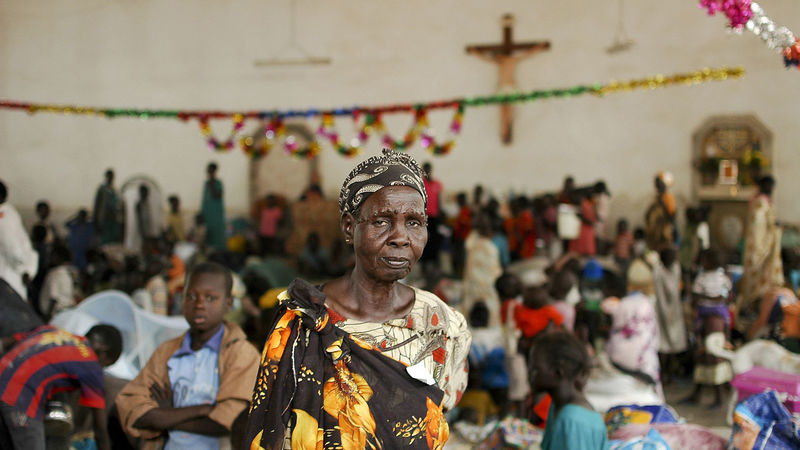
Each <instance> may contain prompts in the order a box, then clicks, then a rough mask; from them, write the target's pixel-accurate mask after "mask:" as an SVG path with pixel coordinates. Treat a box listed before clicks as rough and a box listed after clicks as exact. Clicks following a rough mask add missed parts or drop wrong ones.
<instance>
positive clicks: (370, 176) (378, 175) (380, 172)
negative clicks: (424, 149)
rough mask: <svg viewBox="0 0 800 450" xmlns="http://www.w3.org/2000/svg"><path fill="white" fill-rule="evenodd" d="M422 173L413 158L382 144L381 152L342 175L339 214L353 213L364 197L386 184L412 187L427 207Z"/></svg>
mask: <svg viewBox="0 0 800 450" xmlns="http://www.w3.org/2000/svg"><path fill="white" fill-rule="evenodd" d="M422 176H423V172H422V168H421V167H420V166H419V164H417V161H415V160H414V158H412V157H411V156H409V155H407V154H405V153H399V152H395V151H393V150H390V149H388V148H384V149H383V154H381V155H376V156H372V157H370V158H369V159H367V160H366V161H364V162H362V163H361V164H359V165H357V166H356V168H355V169H353V170H352V172H350V175H348V176H347V178H345V179H344V183H343V184H342V190H341V192H339V211H340V212H341V213H342V214H344V213H350V214H354V213H355V211H357V210H358V208H359V207H360V206H361V204H362V203H364V201H365V200H366V199H367V197H369V196H370V195H372V194H374V193H375V192H377V191H378V190H380V189H381V188H385V187H387V186H408V187H410V188H414V189H415V190H416V191H417V192H419V195H421V196H422V201H423V202H424V203H425V208H426V209H427V207H428V195H427V194H426V193H425V185H424V184H423V182H422Z"/></svg>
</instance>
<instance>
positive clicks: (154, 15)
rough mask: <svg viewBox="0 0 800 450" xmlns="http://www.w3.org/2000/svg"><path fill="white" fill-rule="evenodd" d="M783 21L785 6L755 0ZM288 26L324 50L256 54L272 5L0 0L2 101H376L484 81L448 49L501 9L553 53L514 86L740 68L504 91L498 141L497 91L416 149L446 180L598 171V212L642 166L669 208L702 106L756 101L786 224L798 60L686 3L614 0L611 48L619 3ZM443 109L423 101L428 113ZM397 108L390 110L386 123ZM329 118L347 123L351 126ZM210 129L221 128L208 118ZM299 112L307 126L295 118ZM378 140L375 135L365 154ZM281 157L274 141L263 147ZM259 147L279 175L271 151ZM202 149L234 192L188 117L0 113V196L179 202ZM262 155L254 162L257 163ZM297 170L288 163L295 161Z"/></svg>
mask: <svg viewBox="0 0 800 450" xmlns="http://www.w3.org/2000/svg"><path fill="white" fill-rule="evenodd" d="M763 6H764V7H765V8H766V10H767V13H768V14H769V15H770V16H771V17H772V18H773V19H775V20H776V21H778V22H780V23H782V24H785V25H787V26H788V27H789V28H791V29H793V30H794V31H796V32H800V3H798V2H797V1H794V0H775V1H770V2H767V3H765V4H764V5H763ZM296 10H297V35H298V41H299V42H300V43H301V44H302V46H303V47H305V48H306V49H307V50H308V51H309V52H310V53H312V54H314V55H320V56H328V57H331V58H332V60H333V62H332V64H330V65H327V66H308V67H267V68H256V67H254V64H253V61H254V60H255V59H259V58H267V57H270V56H274V55H276V54H280V55H281V56H287V55H286V53H281V49H282V48H283V47H284V46H285V45H286V43H287V41H288V39H289V22H290V21H289V17H290V2H288V1H274V0H270V1H263V0H250V1H188V0H158V1H154V0H153V1H145V0H142V1H136V2H109V1H107V0H83V1H80V2H75V1H69V0H52V1H47V2H42V1H27V0H7V1H4V2H0V97H2V98H10V99H17V100H26V101H33V102H51V103H68V104H83V105H97V106H118V107H127V106H130V107H150V108H166V109H180V108H187V109H188V108H220V109H237V108H248V109H273V108H281V109H285V108H305V107H320V108H326V107H335V106H348V105H354V104H359V105H376V104H385V103H396V102H409V101H427V100H435V99H446V98H453V97H460V96H468V95H486V94H490V93H491V92H492V91H493V89H494V86H495V84H496V70H495V68H494V67H493V66H492V65H491V64H488V63H486V62H483V61H481V60H479V59H477V58H475V57H473V56H469V55H467V54H466V53H465V51H464V47H465V46H466V45H467V44H472V43H487V42H496V41H498V40H499V39H500V16H501V15H502V14H503V13H506V12H511V13H513V14H514V15H515V16H516V27H515V37H516V39H519V40H539V39H547V40H550V41H551V42H552V49H551V50H550V51H548V52H544V53H540V54H537V55H535V56H534V57H532V58H531V59H529V60H526V61H525V62H523V63H521V64H520V66H519V68H518V70H517V82H518V85H519V86H520V88H522V89H538V88H542V89H546V88H558V87H570V86H573V85H576V84H584V83H590V82H594V81H607V80H610V79H619V80H623V79H629V78H638V77H642V76H645V75H650V74H672V73H675V72H685V71H689V70H693V69H697V68H702V67H714V66H721V65H730V66H735V65H742V66H744V68H745V70H746V71H747V74H746V76H745V78H743V79H740V80H735V81H727V82H722V83H709V84H705V85H701V86H696V87H671V88H667V89H660V90H656V91H643V90H640V91H635V92H630V93H624V94H614V95H610V96H608V97H606V98H595V97H591V96H585V97H579V98H572V99H566V100H547V101H536V102H532V103H528V104H523V105H518V106H517V107H516V114H517V116H516V122H515V129H514V132H515V138H514V143H513V145H511V146H508V147H504V146H502V145H501V144H500V142H499V138H498V112H497V108H496V107H481V108H470V109H468V110H467V111H466V114H465V116H464V122H463V132H462V134H461V136H460V137H459V139H458V142H457V146H456V147H455V149H454V150H453V152H452V154H450V155H449V156H446V157H441V158H432V157H430V156H429V155H428V154H427V153H426V152H425V151H424V150H422V149H420V148H418V147H417V148H415V149H413V150H412V151H411V153H412V154H413V155H414V156H416V157H418V158H419V159H420V160H427V159H431V160H432V161H433V163H434V166H435V170H436V176H437V178H439V179H441V180H442V181H443V183H444V185H445V187H446V189H447V191H448V192H454V191H456V190H462V189H469V188H471V187H472V186H473V185H474V184H475V183H478V182H480V183H482V184H484V185H485V186H487V187H488V188H489V190H490V191H493V192H495V193H497V194H501V193H505V192H508V191H509V190H515V191H518V192H519V191H524V192H531V193H532V192H536V191H542V190H547V189H556V188H558V187H559V186H560V185H561V181H562V179H563V177H564V176H565V174H567V173H569V174H572V175H573V176H574V177H575V179H576V180H577V182H578V183H579V184H582V183H590V182H593V181H594V180H596V179H598V178H604V179H606V180H607V182H608V185H609V188H610V189H611V191H612V194H613V198H612V214H613V216H614V217H618V216H626V217H628V218H629V219H630V220H631V221H632V222H633V223H637V222H640V221H641V216H642V214H643V211H644V208H645V205H646V204H647V203H648V202H649V201H650V198H651V195H652V177H653V174H654V173H655V172H657V171H658V170H669V171H671V172H673V173H674V174H675V186H674V188H673V191H674V192H675V194H676V196H677V198H678V200H679V206H683V205H684V204H685V203H686V202H687V201H689V200H690V199H691V195H692V192H691V182H690V180H691V174H690V164H691V136H692V132H693V131H694V129H695V128H696V127H698V126H700V124H701V123H702V122H703V121H704V120H705V119H706V118H707V117H708V116H710V115H717V114H755V115H756V116H757V117H759V118H760V120H761V121H762V122H763V123H764V124H765V125H766V126H767V127H768V128H770V129H771V130H772V132H773V133H774V164H775V170H774V173H775V174H776V176H777V179H778V188H777V193H776V200H777V207H778V214H779V216H780V217H781V219H782V220H785V221H800V204H798V203H796V202H794V201H793V196H792V195H791V192H794V191H797V190H798V188H800V177H797V176H795V174H796V173H798V169H800V158H798V157H797V156H796V153H797V150H798V148H797V147H798V143H797V139H796V136H797V131H796V126H797V114H798V106H797V105H798V95H799V94H800V90H798V87H797V86H798V83H800V72H798V71H797V70H794V69H792V70H785V69H784V68H783V67H782V61H781V58H780V56H779V55H778V54H776V53H775V52H773V51H771V50H769V49H768V48H767V47H766V46H765V45H764V44H763V43H762V42H761V41H760V40H759V39H757V38H756V37H755V36H753V35H751V34H749V33H746V34H744V35H736V34H730V33H727V32H726V31H725V23H726V22H725V20H724V18H723V17H711V18H709V17H707V16H706V14H705V13H704V11H702V10H701V9H699V8H698V6H697V2H694V1H682V2H674V1H673V2H657V1H653V0H639V1H636V2H630V1H629V2H626V11H625V12H626V14H625V15H626V17H625V19H626V22H625V24H626V28H627V30H628V33H629V34H630V36H631V37H632V38H633V39H634V40H635V41H636V44H635V46H633V47H632V48H631V49H630V50H628V51H626V52H622V53H619V54H616V55H609V54H607V53H606V52H605V48H606V47H607V46H608V45H609V44H611V42H612V38H613V35H614V31H615V29H616V22H617V3H616V2H614V1H609V0H605V1H600V2H588V1H578V0H565V1H561V2H545V1H532V0H520V1H516V0H508V1H495V2H487V1H480V0H468V1H455V0H448V1H436V2H431V1H422V0H407V1H404V2H364V1H357V0H337V1H329V2H323V1H319V0H299V1H297V3H296ZM449 120H450V114H449V113H447V114H442V113H438V114H432V115H431V121H432V125H433V126H434V127H435V128H438V129H445V128H446V127H447V124H448V122H449ZM409 123H410V118H409V117H408V116H399V117H393V118H390V120H388V125H389V126H390V129H391V131H392V133H393V134H394V135H401V134H402V133H404V132H405V129H406V128H407V127H408V124H409ZM345 124H346V122H342V123H341V124H340V125H339V127H340V131H341V133H342V134H343V135H345V136H347V135H349V132H350V127H348V126H345ZM213 125H214V129H215V131H217V133H218V134H220V135H222V134H224V133H226V132H227V130H229V124H224V123H221V124H213ZM311 125H312V127H313V128H316V126H317V122H316V121H315V122H314V123H312V124H311ZM379 147H380V143H379V140H378V139H376V138H373V139H372V140H371V141H370V142H369V144H368V147H367V149H368V152H367V153H365V154H364V155H362V156H361V157H360V158H358V159H362V158H364V157H366V156H368V155H370V154H374V153H375V152H377V151H378V149H379ZM281 156H282V155H281ZM268 158H274V161H275V162H274V164H275V170H276V172H280V173H282V175H283V176H284V177H285V173H286V169H285V168H286V167H297V164H295V165H294V166H288V165H287V164H286V163H282V162H280V158H279V155H270V156H269V157H268ZM211 159H214V160H216V161H218V162H219V163H220V166H221V169H220V177H221V179H222V180H223V181H224V182H225V188H226V194H225V195H226V196H225V201H226V204H227V206H228V208H229V209H231V210H232V211H244V210H246V209H247V207H248V204H247V202H248V173H249V172H248V161H247V159H246V158H245V157H244V156H243V155H242V154H241V153H239V152H238V151H237V152H233V153H230V154H218V155H214V154H211V152H210V151H209V150H208V148H207V146H206V144H205V143H204V140H203V137H202V136H201V134H200V131H199V128H198V126H197V124H196V123H194V122H191V123H181V122H179V121H176V120H147V121H144V120H138V119H126V118H120V119H114V120H107V119H101V118H93V117H80V116H63V115H53V114H44V113H42V114H36V115H34V116H30V115H27V114H25V113H20V112H10V111H2V110H0V178H2V179H3V180H5V182H6V183H7V184H8V185H9V187H10V190H11V197H10V200H11V202H12V203H14V204H17V205H18V206H19V207H20V209H22V210H29V209H30V208H31V207H32V206H33V203H34V202H35V201H36V200H38V199H41V198H46V199H49V200H50V202H51V204H52V205H53V206H54V208H55V209H56V210H60V211H74V210H75V209H76V208H78V207H80V206H87V207H88V206H90V205H91V201H92V197H93V193H94V190H95V188H96V186H97V184H99V183H100V182H101V179H102V173H103V171H104V170H105V169H106V168H107V167H114V168H115V169H116V171H117V174H118V181H119V182H122V181H124V180H125V179H127V178H129V177H131V176H133V175H136V174H140V173H146V174H149V175H150V176H151V177H152V178H153V179H155V180H156V181H157V182H158V183H159V184H160V185H161V187H162V189H163V190H164V192H165V193H177V194H179V195H180V196H181V197H182V198H183V201H184V204H185V205H186V207H187V208H188V209H192V208H196V207H198V206H199V203H200V192H201V184H202V182H203V178H204V167H205V165H206V163H207V162H208V161H209V160H211ZM355 163H356V161H354V160H350V159H346V158H343V157H341V156H339V155H338V154H336V153H335V152H334V151H333V150H332V149H330V147H328V146H324V147H323V152H322V154H321V155H320V160H319V167H320V171H321V175H322V182H323V187H324V189H325V191H326V193H327V194H328V195H335V194H336V193H337V192H338V188H339V185H340V183H341V181H342V179H343V178H344V176H345V175H346V173H347V172H348V171H349V169H350V168H351V167H352V166H353V165H354V164H355ZM265 164H270V160H269V159H268V160H267V161H266V162H265ZM298 172H299V174H300V176H303V177H305V176H306V171H305V170H298Z"/></svg>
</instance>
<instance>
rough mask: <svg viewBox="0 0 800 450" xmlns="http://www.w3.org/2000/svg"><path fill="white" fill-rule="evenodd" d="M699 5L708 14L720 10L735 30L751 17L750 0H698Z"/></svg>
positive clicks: (711, 14) (710, 14)
mask: <svg viewBox="0 0 800 450" xmlns="http://www.w3.org/2000/svg"><path fill="white" fill-rule="evenodd" d="M700 7H701V8H706V9H707V10H708V15H709V16H713V15H714V14H715V13H716V12H717V11H722V12H723V13H724V14H725V16H726V17H727V18H728V20H729V21H730V26H731V27H732V28H735V29H737V30H739V29H741V28H742V27H743V26H744V24H746V23H747V21H748V20H750V18H751V17H753V11H751V10H750V0H700Z"/></svg>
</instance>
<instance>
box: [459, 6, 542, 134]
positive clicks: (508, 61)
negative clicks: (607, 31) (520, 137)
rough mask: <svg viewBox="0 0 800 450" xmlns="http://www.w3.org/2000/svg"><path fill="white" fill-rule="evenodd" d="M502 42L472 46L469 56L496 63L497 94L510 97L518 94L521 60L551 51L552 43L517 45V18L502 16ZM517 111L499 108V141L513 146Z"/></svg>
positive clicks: (468, 50)
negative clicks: (516, 72) (516, 74)
mask: <svg viewBox="0 0 800 450" xmlns="http://www.w3.org/2000/svg"><path fill="white" fill-rule="evenodd" d="M502 23H503V42H502V43H500V44H494V45H469V46H467V53H469V54H470V55H475V56H477V57H478V58H481V59H483V60H484V61H489V62H491V63H494V64H497V69H498V79H497V94H500V95H508V94H513V93H516V92H518V91H519V89H518V88H517V83H516V82H515V81H514V69H516V67H517V63H518V62H520V61H521V60H523V59H525V58H527V57H529V56H532V55H533V54H535V53H538V52H541V51H544V50H548V49H549V48H550V42H549V41H540V42H514V41H513V39H512V37H511V33H512V27H513V25H514V16H512V15H511V14H505V15H503V19H502ZM513 118H514V111H513V109H512V106H511V104H510V103H503V104H501V105H500V138H501V139H502V141H503V143H504V144H506V145H508V144H510V143H511V139H512V134H511V124H512V120H513Z"/></svg>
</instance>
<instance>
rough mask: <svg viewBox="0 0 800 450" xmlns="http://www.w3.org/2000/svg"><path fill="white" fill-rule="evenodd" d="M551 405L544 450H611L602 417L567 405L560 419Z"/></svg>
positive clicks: (562, 410) (543, 445)
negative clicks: (609, 449)
mask: <svg viewBox="0 0 800 450" xmlns="http://www.w3.org/2000/svg"><path fill="white" fill-rule="evenodd" d="M555 410H556V408H555V403H551V404H550V412H549V413H548V414H547V425H546V426H545V428H544V437H543V438H542V450H558V449H568V450H605V449H608V436H607V435H606V424H605V423H603V418H602V417H601V416H600V414H598V413H596V412H594V411H590V410H588V409H586V408H584V407H582V406H578V405H572V404H567V405H564V407H562V408H561V411H559V412H558V415H556V412H555Z"/></svg>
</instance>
